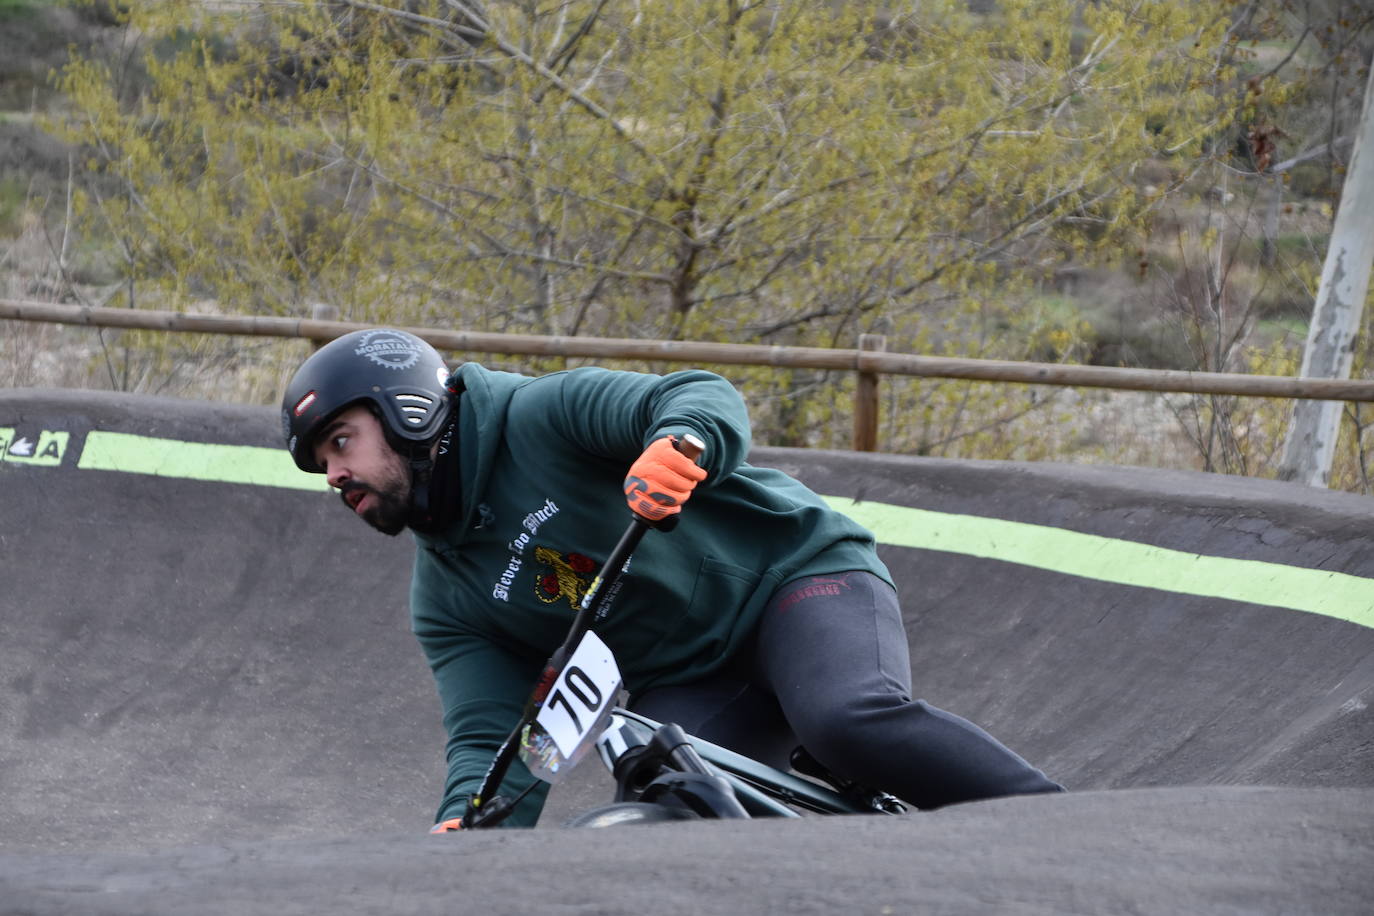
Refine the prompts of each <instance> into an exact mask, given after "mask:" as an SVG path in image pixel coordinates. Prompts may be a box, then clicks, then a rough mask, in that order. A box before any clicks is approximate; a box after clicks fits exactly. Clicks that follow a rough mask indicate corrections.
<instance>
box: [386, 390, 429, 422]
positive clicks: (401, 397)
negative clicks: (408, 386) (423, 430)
mask: <svg viewBox="0 0 1374 916" xmlns="http://www.w3.org/2000/svg"><path fill="white" fill-rule="evenodd" d="M395 398H396V401H397V403H399V404H400V407H401V416H402V417H403V418H404V419H405V421H406V423H408V424H409V425H411V426H421V425H423V424H424V422H425V420H427V419H429V411H430V408H432V407H433V406H434V399H433V398H428V397H425V396H424V395H420V394H398V395H396V396H395Z"/></svg>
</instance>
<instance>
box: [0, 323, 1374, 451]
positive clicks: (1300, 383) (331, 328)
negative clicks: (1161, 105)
mask: <svg viewBox="0 0 1374 916" xmlns="http://www.w3.org/2000/svg"><path fill="white" fill-rule="evenodd" d="M0 319H8V320H12V321H36V322H47V323H52V324H68V325H86V326H90V327H106V328H125V329H137V330H148V331H169V332H184V333H199V334H230V335H240V336H253V337H287V338H302V339H306V340H310V341H313V342H315V343H316V344H319V343H324V342H327V341H330V340H333V339H334V338H336V337H341V336H343V335H344V334H347V333H349V332H350V331H356V330H359V329H361V328H365V327H370V325H364V324H355V323H351V322H346V321H328V320H321V319H318V318H276V317H252V316H238V315H192V314H186V313H182V312H159V311H150V310H143V309H121V308H96V307H87V306H73V305H54V304H51V303H45V302H27V301H23V300H14V299H0ZM404 330H407V331H410V332H411V333H413V334H415V335H416V336H417V337H421V338H423V339H425V340H427V341H429V343H430V344H432V345H433V346H434V347H435V348H436V349H439V350H452V351H462V352H467V353H499V354H505V355H519V356H568V357H588V358H595V359H623V360H658V361H663V362H681V363H696V364H706V363H713V364H717V365H737V366H775V367H779V368H791V369H832V370H841V371H849V372H855V373H858V374H859V381H860V384H859V385H858V390H857V392H856V396H855V409H854V417H855V429H854V444H855V448H856V449H859V450H861V451H871V450H873V449H875V448H876V442H877V418H878V411H877V399H878V386H877V384H876V381H877V378H878V377H879V376H882V375H905V376H919V377H924V378H951V379H966V380H972V381H984V382H1003V383H1016V384H1026V385H1060V386H1071V387H1082V388H1109V389H1118V390H1129V391H1160V392H1179V393H1187V394H1210V395H1237V396H1244V397H1264V398H1297V399H1306V400H1320V401H1361V402H1374V380H1360V379H1314V378H1293V377H1288V376H1275V375H1240V374H1234V373H1227V372H1184V371H1178V370H1172V369H1122V368H1113V367H1110V366H1075V365H1062V364H1057V363H1032V362H1014V361H1006V360H994V359H962V358H956V357H945V356H920V355H916V354H912V353H888V352H886V351H885V350H884V349H883V346H884V343H885V342H884V341H883V340H882V338H881V337H874V336H873V335H864V338H865V339H864V340H863V341H862V342H861V345H860V347H859V348H856V349H852V350H847V349H827V348H824V347H777V346H763V345H756V344H727V343H698V342H691V341H672V340H634V339H627V338H616V337H543V336H538V335H533V334H492V333H485V332H478V331H453V330H444V329H439V328H405V329H404Z"/></svg>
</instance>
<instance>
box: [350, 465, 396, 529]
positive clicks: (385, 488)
mask: <svg viewBox="0 0 1374 916" xmlns="http://www.w3.org/2000/svg"><path fill="white" fill-rule="evenodd" d="M397 458H398V461H397V464H396V465H393V466H391V467H389V468H387V470H386V471H385V472H384V473H383V474H382V475H381V476H380V477H379V479H377V480H375V481H373V482H371V483H368V482H366V481H362V480H350V481H347V482H346V483H345V484H344V485H343V486H342V487H340V488H339V498H340V499H342V500H343V504H344V505H345V506H348V508H349V511H353V503H351V502H350V501H349V496H350V495H351V494H352V493H354V492H355V491H360V492H362V493H363V494H364V495H369V494H370V495H371V496H372V505H370V506H368V507H367V509H365V510H363V512H362V513H361V514H360V517H361V518H362V520H363V521H365V522H367V523H368V524H369V525H371V526H372V527H373V528H376V529H377V530H378V531H380V532H381V533H382V534H386V535H390V536H392V537H395V536H396V535H398V534H400V533H401V532H402V531H404V530H405V527H406V524H407V523H408V522H409V521H410V504H411V493H410V481H409V474H408V473H407V471H408V467H407V466H406V464H405V462H404V461H402V460H399V459H400V456H397Z"/></svg>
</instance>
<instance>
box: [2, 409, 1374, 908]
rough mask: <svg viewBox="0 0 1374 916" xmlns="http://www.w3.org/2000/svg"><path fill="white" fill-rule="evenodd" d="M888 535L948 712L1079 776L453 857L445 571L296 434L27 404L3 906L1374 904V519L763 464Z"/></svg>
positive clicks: (601, 797)
mask: <svg viewBox="0 0 1374 916" xmlns="http://www.w3.org/2000/svg"><path fill="white" fill-rule="evenodd" d="M751 461H753V462H754V463H756V464H770V465H774V466H777V467H781V468H783V469H784V470H786V471H788V472H789V473H792V474H794V475H795V476H797V477H799V478H800V479H801V480H803V481H804V482H806V483H807V484H808V485H810V486H811V487H812V488H813V489H814V490H816V491H817V492H819V493H822V494H824V495H826V496H827V497H829V498H831V499H832V500H833V501H834V503H835V504H836V506H837V507H839V508H840V509H842V510H843V511H846V512H849V513H851V514H853V515H854V516H855V517H856V518H857V519H859V520H860V521H861V522H863V523H864V524H866V525H868V526H869V527H870V528H871V529H872V530H874V531H875V533H876V534H877V535H878V539H879V541H880V542H881V544H882V548H881V549H882V553H883V558H884V560H886V562H887V563H888V564H889V566H890V567H891V569H892V570H893V572H894V574H895V575H896V577H897V579H898V582H899V585H900V586H901V589H902V594H903V603H904V613H905V614H906V617H907V621H908V625H909V630H910V634H911V655H912V665H913V669H914V675H915V682H916V684H917V685H918V690H919V691H920V695H921V696H922V697H924V698H925V699H928V700H929V701H931V702H932V703H934V704H936V705H938V706H940V707H943V708H946V709H950V710H952V711H955V712H958V713H960V714H961V715H965V716H967V717H969V718H970V719H972V720H974V721H976V722H978V723H979V724H981V725H984V726H986V727H987V728H988V730H989V731H991V732H992V733H993V734H995V735H997V736H998V737H999V738H1000V739H1002V740H1003V741H1004V742H1006V743H1007V744H1008V745H1010V746H1011V747H1012V748H1013V749H1015V750H1017V751H1018V752H1020V753H1021V754H1023V755H1024V756H1026V757H1027V758H1028V759H1030V760H1032V761H1034V762H1035V763H1036V765H1037V766H1040V767H1042V768H1043V769H1044V770H1045V771H1046V772H1048V773H1049V774H1051V775H1052V776H1053V777H1054V778H1055V779H1057V780H1060V781H1062V782H1063V783H1064V784H1066V785H1067V786H1068V787H1069V788H1070V790H1071V791H1070V792H1068V793H1066V794H1064V795H1054V796H1033V797H1022V798H1007V799H999V800H994V801H986V802H978V803H972V804H966V805H958V806H954V807H950V808H945V809H941V810H938V811H934V812H918V813H913V814H910V815H906V816H901V817H860V816H852V817H826V818H820V817H813V818H804V819H802V820H792V821H786V822H779V821H744V822H738V821H731V822H705V821H699V822H691V823H677V824H662V825H646V826H639V827H634V828H625V829H621V830H600V831H587V830H571V829H560V828H559V827H557V826H556V825H559V824H561V823H562V822H563V821H564V820H565V819H566V818H567V817H569V816H570V815H572V814H574V813H575V812H577V811H579V810H584V809H586V808H588V807H591V806H594V805H597V804H601V803H604V802H605V801H607V800H608V799H609V791H610V783H609V779H608V777H607V776H606V775H605V773H604V771H603V770H601V768H600V767H599V766H597V765H596V764H595V763H594V762H589V763H586V764H584V765H583V766H582V767H581V768H580V769H579V770H578V771H577V773H576V774H575V775H574V776H573V777H572V779H571V780H570V781H569V782H568V783H563V784H560V785H558V786H557V787H556V788H555V790H554V792H553V794H552V795H551V798H550V803H549V806H548V808H547V809H546V813H545V816H544V819H543V822H542V824H543V825H553V826H548V827H546V826H542V825H541V827H540V828H536V829H534V830H525V831H520V830H499V831H490V832H480V831H478V832H472V833H463V834H456V835H450V836H429V835H428V834H427V833H426V831H427V828H428V827H429V825H430V822H431V816H432V814H433V810H434V805H435V803H436V800H437V798H438V793H439V790H440V781H441V779H442V775H443V760H442V753H443V735H442V733H441V723H440V714H439V706H438V699H437V697H436V696H435V692H434V688H433V685H432V682H431V679H430V675H429V673H428V671H427V670H426V668H425V667H424V662H423V660H422V658H421V655H420V652H419V650H418V648H417V647H416V646H415V644H414V640H413V637H412V636H411V635H410V633H409V630H408V620H407V616H406V590H407V583H408V580H409V564H410V557H411V552H412V550H413V547H412V545H411V542H410V541H409V539H408V538H406V537H400V538H396V539H387V538H382V537H379V536H377V535H376V534H375V533H374V532H371V531H370V530H368V529H366V527H365V526H363V525H358V524H352V523H350V520H349V519H348V518H346V517H345V513H343V512H342V511H341V510H340V508H339V506H338V505H337V501H336V500H335V498H334V497H331V496H329V495H327V494H326V493H324V492H322V490H321V480H320V478H319V477H317V476H315V477H312V476H310V475H305V474H302V473H300V472H298V471H297V470H296V469H295V468H294V467H293V466H292V465H291V462H290V460H289V458H287V457H286V455H285V453H284V452H283V451H282V450H281V449H280V447H279V444H278V420H277V417H276V415H275V411H274V410H272V409H271V408H263V407H240V406H231V405H222V404H206V403H199V402H187V401H179V400H172V399H165V398H155V397H145V396H128V395H118V394H111V393H102V392H89V391H55V390H38V389H20V390H5V391H0V590H2V592H3V607H0V634H3V638H0V913H3V914H18V913H24V914H56V913H63V914H81V913H102V914H108V913H188V912H194V913H246V912H260V913H273V914H277V913H337V912H349V913H368V912H376V913H388V914H404V913H430V912H458V911H462V910H472V911H477V912H485V913H533V912H554V913H589V914H590V913H597V914H600V913H626V914H629V913H634V914H643V913H655V914H663V913H769V912H787V913H839V912H844V913H851V912H852V913H904V912H923V913H927V912H930V913H938V912H951V913H954V912H989V911H994V910H1002V911H1011V912H1018V913H1037V912H1043V913H1075V912H1084V913H1124V912H1143V913H1181V912H1237V913H1239V912H1244V913H1322V914H1332V913H1352V914H1353V913H1361V914H1365V913H1368V912H1370V911H1371V908H1374V868H1371V867H1370V863H1371V862H1374V710H1372V709H1371V706H1374V550H1371V549H1370V547H1371V531H1374V499H1370V498H1367V497H1361V496H1353V495H1349V494H1342V493H1332V492H1327V491H1321V490H1314V489H1311V488H1306V487H1301V486H1297V485H1292V484H1283V483H1275V482H1269V481H1259V480H1251V479H1242V478H1230V477H1223V476H1219V475H1207V474H1196V473H1183V472H1166V471H1155V470H1143V469H1135V468H1105V467H1081V466H1064V465H1048V464H1022V463H1005V462H974V461H946V460H935V459H922V458H904V457H892V456H881V455H858V454H852V453H840V452H815V451H802V450H790V449H774V448H758V449H756V450H755V451H754V452H753V454H752V456H751Z"/></svg>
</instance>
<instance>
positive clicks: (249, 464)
mask: <svg viewBox="0 0 1374 916" xmlns="http://www.w3.org/2000/svg"><path fill="white" fill-rule="evenodd" d="M77 467H79V468H81V469H83V470H88V471H125V472H127V473H130V474H153V475H155V476H158V477H182V478H189V479H191V480H214V481H222V482H224V483H247V484H255V485H258V486H266V487H286V488H289V489H292V490H328V489H329V484H328V483H326V482H325V478H324V475H322V474H307V473H305V472H304V471H302V470H301V469H300V468H298V467H296V464H295V462H293V461H292V460H291V456H290V455H288V454H287V452H286V449H284V448H261V447H259V446H253V445H217V444H213V443H203V442H181V441H178V440H176V439H155V438H152V437H149V436H132V435H129V434H128V433H111V432H105V431H103V430H91V431H90V432H89V433H87V434H86V445H85V448H83V449H82V450H81V460H80V461H78V462H77Z"/></svg>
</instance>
